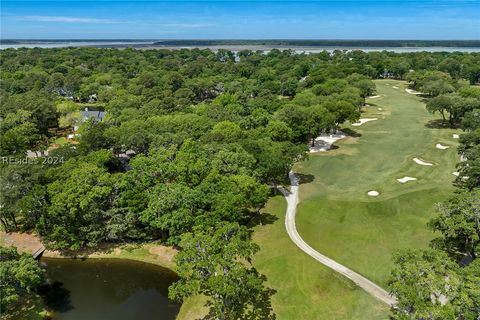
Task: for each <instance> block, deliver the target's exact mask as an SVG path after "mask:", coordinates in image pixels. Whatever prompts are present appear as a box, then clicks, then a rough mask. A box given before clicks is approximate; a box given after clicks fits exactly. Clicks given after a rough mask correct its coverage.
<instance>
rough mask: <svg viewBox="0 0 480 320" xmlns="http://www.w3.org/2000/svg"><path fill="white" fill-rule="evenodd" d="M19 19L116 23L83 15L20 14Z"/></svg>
mask: <svg viewBox="0 0 480 320" xmlns="http://www.w3.org/2000/svg"><path fill="white" fill-rule="evenodd" d="M16 19H17V20H23V21H39V22H61V23H115V21H114V20H109V19H95V18H83V17H62V16H18V17H16Z"/></svg>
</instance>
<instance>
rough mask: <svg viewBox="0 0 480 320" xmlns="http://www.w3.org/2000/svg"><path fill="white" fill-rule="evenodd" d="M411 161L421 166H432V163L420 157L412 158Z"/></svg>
mask: <svg viewBox="0 0 480 320" xmlns="http://www.w3.org/2000/svg"><path fill="white" fill-rule="evenodd" d="M413 161H415V162H416V163H417V164H420V165H422V166H433V163H430V162H425V161H423V160H422V159H418V158H413Z"/></svg>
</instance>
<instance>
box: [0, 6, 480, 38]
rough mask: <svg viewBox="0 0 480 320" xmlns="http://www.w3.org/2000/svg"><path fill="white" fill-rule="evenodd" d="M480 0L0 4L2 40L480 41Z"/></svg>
mask: <svg viewBox="0 0 480 320" xmlns="http://www.w3.org/2000/svg"><path fill="white" fill-rule="evenodd" d="M479 17H480V0H451V1H442V0H437V1H418V0H417V1H413V0H412V1H405V0H402V1H400V0H383V1H341V0H337V1H270V2H266V1H136V2H131V1H107V0H104V1H19V0H17V1H4V0H2V1H1V29H0V34H1V37H2V38H3V39H9V38H10V39H11V38H23V39H86V38H88V39H112V38H113V39H134V38H135V39H180V38H181V39H205V38H210V39H212V38H215V39H221V38H223V39H225V38H228V39H275V38H276V39H289V38H297V39H298V38H300V39H480V19H479Z"/></svg>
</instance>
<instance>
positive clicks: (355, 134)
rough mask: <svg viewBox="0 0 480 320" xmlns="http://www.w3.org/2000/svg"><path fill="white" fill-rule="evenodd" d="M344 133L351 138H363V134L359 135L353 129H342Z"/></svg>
mask: <svg viewBox="0 0 480 320" xmlns="http://www.w3.org/2000/svg"><path fill="white" fill-rule="evenodd" d="M342 131H343V133H345V134H346V135H347V136H349V137H354V138H358V137H361V136H362V134H361V133H358V132H357V131H355V130H353V129H351V128H342Z"/></svg>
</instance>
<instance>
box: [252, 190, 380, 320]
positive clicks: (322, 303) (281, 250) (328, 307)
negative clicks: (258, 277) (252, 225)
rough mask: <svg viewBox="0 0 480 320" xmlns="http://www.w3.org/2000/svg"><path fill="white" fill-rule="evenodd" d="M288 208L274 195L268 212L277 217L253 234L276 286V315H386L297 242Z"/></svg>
mask: <svg viewBox="0 0 480 320" xmlns="http://www.w3.org/2000/svg"><path fill="white" fill-rule="evenodd" d="M285 209H286V202H285V200H284V198H283V197H281V196H276V197H274V198H272V199H270V201H269V202H268V204H267V207H266V208H265V210H264V212H266V213H269V214H270V215H272V216H274V217H275V218H276V219H277V220H275V221H274V222H273V223H271V224H267V225H263V226H258V227H256V229H255V232H254V236H253V238H254V241H255V242H256V243H257V244H258V245H260V248H261V250H260V252H259V253H258V254H257V255H256V256H255V259H254V265H255V266H256V267H257V269H258V270H259V271H260V272H261V273H263V274H265V275H266V276H267V282H268V285H269V286H270V287H271V288H274V289H275V290H277V292H276V294H275V295H274V296H273V298H272V304H273V308H274V311H275V313H276V315H277V319H279V320H290V319H298V320H301V319H305V320H315V319H345V320H347V319H348V320H349V319H359V320H360V319H365V320H367V319H368V320H375V319H387V315H388V308H387V306H385V305H384V304H382V303H380V302H378V301H377V300H375V299H374V298H372V297H370V296H369V295H368V294H367V293H365V292H364V291H363V290H362V289H360V288H358V287H356V286H355V285H354V284H353V283H352V282H351V281H349V280H346V279H345V278H344V277H342V276H340V275H338V274H337V273H335V272H333V271H331V270H330V269H328V268H327V267H324V266H323V265H321V264H320V263H318V262H317V261H315V260H314V259H312V258H311V257H310V256H308V255H307V254H305V253H303V252H302V251H301V250H300V249H299V248H297V247H296V246H295V244H294V243H293V242H292V241H291V240H290V238H289V237H288V235H287V233H286V231H285V219H284V218H285Z"/></svg>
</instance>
